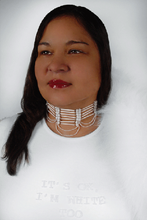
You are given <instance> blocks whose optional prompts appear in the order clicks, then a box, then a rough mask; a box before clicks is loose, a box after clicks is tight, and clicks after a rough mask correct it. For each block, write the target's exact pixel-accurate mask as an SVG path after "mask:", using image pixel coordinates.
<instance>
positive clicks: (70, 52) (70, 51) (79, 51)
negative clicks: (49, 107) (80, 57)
mask: <svg viewBox="0 0 147 220" xmlns="http://www.w3.org/2000/svg"><path fill="white" fill-rule="evenodd" d="M79 53H84V52H83V51H82V50H75V49H73V50H69V52H68V54H79Z"/></svg>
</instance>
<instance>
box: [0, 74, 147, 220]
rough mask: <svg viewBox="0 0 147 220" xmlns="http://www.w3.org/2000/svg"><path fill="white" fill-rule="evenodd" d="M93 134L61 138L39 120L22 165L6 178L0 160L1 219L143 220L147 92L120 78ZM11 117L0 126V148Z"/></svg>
mask: <svg viewBox="0 0 147 220" xmlns="http://www.w3.org/2000/svg"><path fill="white" fill-rule="evenodd" d="M113 81H114V83H113V88H112V92H111V95H110V99H109V101H108V104H107V106H106V107H105V108H104V109H102V110H101V112H102V114H103V120H102V123H101V125H100V127H99V128H98V129H97V130H95V131H94V132H93V133H91V134H89V135H87V136H85V137H81V138H64V137H61V136H59V135H56V134H54V133H53V132H52V131H50V130H49V128H48V127H47V125H46V124H45V122H44V120H42V121H40V122H39V123H38V124H37V126H36V128H35V130H34V132H33V135H32V137H31V140H30V142H29V151H30V159H31V161H30V164H29V165H25V166H21V169H20V171H19V173H18V175H17V176H14V177H12V176H9V175H8V174H7V171H6V164H5V162H4V161H2V160H1V161H0V219H1V220H12V219H13V220H60V219H63V220H70V219H73V220H77V219H81V220H146V219H147V102H146V100H147V89H146V88H140V87H139V86H138V87H137V85H136V84H133V83H131V82H130V80H129V79H127V77H126V76H125V77H122V76H121V73H118V72H117V73H116V75H114V76H113ZM14 121H15V117H12V118H9V119H6V120H4V121H2V122H1V123H0V132H1V134H0V146H1V147H2V145H3V144H4V143H5V141H6V138H7V136H8V131H9V130H10V128H11V126H12V124H13V122H14Z"/></svg>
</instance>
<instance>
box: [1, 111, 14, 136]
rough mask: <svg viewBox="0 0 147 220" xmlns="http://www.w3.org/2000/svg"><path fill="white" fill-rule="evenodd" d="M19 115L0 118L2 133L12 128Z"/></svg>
mask: <svg viewBox="0 0 147 220" xmlns="http://www.w3.org/2000/svg"><path fill="white" fill-rule="evenodd" d="M17 117H18V114H16V115H13V116H11V117H6V118H3V119H0V131H1V132H0V133H2V132H3V131H7V130H10V129H11V127H12V126H13V124H14V122H15V121H16V119H17Z"/></svg>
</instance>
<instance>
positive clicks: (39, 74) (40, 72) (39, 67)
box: [34, 60, 45, 83]
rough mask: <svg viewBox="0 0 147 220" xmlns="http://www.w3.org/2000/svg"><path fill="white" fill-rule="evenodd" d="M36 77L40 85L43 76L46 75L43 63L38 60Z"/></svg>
mask: <svg viewBox="0 0 147 220" xmlns="http://www.w3.org/2000/svg"><path fill="white" fill-rule="evenodd" d="M34 68H35V76H36V79H37V82H38V83H39V82H40V81H42V80H41V79H42V76H43V74H44V69H45V68H44V67H43V65H42V62H40V61H39V60H36V62H35V67H34Z"/></svg>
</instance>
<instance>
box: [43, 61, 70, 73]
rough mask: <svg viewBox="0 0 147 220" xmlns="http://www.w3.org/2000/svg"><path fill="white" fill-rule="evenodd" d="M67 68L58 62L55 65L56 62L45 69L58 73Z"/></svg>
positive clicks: (67, 69)
mask: <svg viewBox="0 0 147 220" xmlns="http://www.w3.org/2000/svg"><path fill="white" fill-rule="evenodd" d="M69 70H70V68H69V66H68V65H66V64H58V65H57V64H53V63H52V64H50V65H49V66H48V68H47V71H49V72H54V73H60V72H62V73H64V72H67V71H69Z"/></svg>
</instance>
